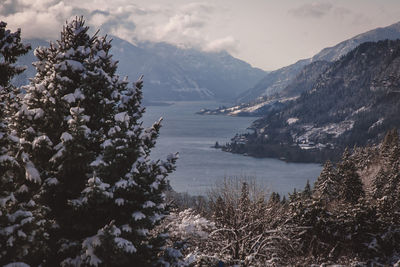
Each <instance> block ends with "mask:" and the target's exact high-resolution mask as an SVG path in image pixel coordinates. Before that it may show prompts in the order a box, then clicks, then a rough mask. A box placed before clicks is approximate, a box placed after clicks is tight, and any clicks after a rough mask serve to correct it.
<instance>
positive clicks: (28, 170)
mask: <svg viewBox="0 0 400 267" xmlns="http://www.w3.org/2000/svg"><path fill="white" fill-rule="evenodd" d="M21 158H22V161H23V162H24V163H25V176H26V179H27V180H29V181H32V182H34V183H40V175H39V171H38V170H37V169H36V168H35V165H34V164H33V163H32V161H30V160H29V156H28V154H26V153H25V152H23V153H22V155H21Z"/></svg>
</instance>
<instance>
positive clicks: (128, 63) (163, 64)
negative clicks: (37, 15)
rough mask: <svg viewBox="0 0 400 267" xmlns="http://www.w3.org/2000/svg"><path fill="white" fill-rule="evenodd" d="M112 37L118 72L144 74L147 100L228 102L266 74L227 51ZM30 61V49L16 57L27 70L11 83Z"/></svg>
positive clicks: (34, 44)
mask: <svg viewBox="0 0 400 267" xmlns="http://www.w3.org/2000/svg"><path fill="white" fill-rule="evenodd" d="M112 38H113V42H112V45H113V47H112V50H111V51H112V54H113V55H114V59H116V60H118V61H119V68H118V73H119V74H120V75H122V76H125V75H127V76H129V80H130V81H135V80H136V79H137V78H138V77H140V76H141V75H144V82H145V83H144V85H145V86H144V88H143V89H144V90H143V94H144V99H145V100H147V101H167V100H171V101H176V100H220V101H232V100H233V99H234V98H235V97H236V96H238V95H239V94H240V93H242V92H243V91H244V90H245V89H246V88H248V87H249V86H251V85H252V84H255V82H256V81H258V80H259V79H261V77H263V76H264V75H265V73H266V72H264V71H262V70H260V69H257V68H253V67H251V65H250V64H248V63H246V62H244V61H242V60H239V59H236V58H234V57H232V56H231V55H229V54H228V53H227V52H218V53H211V52H202V51H198V50H194V49H180V48H177V47H175V46H172V45H169V44H166V43H139V44H137V45H133V44H131V43H129V42H127V41H124V40H122V39H120V38H117V37H112ZM25 42H29V43H31V45H32V48H35V47H37V46H48V42H46V41H43V40H38V39H33V40H25ZM33 61H36V59H35V57H34V55H33V50H32V51H30V53H29V54H28V55H25V56H23V57H22V58H21V59H20V63H22V64H24V65H27V66H28V69H27V71H26V72H25V73H23V74H22V75H21V76H20V77H18V78H17V79H16V80H15V81H14V83H16V84H18V85H22V84H25V83H26V82H27V79H28V78H29V77H32V76H33V75H34V73H35V69H34V68H33V67H32V66H31V62H33Z"/></svg>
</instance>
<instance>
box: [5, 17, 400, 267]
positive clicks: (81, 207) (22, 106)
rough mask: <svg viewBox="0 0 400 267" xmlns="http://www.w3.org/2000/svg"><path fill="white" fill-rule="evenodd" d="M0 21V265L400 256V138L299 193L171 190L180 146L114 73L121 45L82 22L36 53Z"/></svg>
mask: <svg viewBox="0 0 400 267" xmlns="http://www.w3.org/2000/svg"><path fill="white" fill-rule="evenodd" d="M6 26H7V24H6V23H4V22H1V23H0V55H1V63H0V74H1V75H0V98H1V101H0V103H1V109H0V264H1V265H3V266H8V267H11V266H14V267H16V266H19V267H26V266H217V265H220V266H221V265H222V266H234V265H236V266H237V265H239V266H282V265H284V266H287V265H299V266H304V265H312V264H318V265H321V264H343V265H348V266H350V265H354V266H372V265H395V266H399V265H400V247H399V246H398V244H400V202H399V199H400V143H399V137H398V133H397V131H396V130H391V131H389V132H388V133H387V135H386V137H385V138H384V140H383V142H382V143H381V144H380V145H378V146H368V147H364V148H354V149H353V151H351V152H350V151H349V150H345V152H344V153H343V155H342V156H341V160H340V161H339V162H338V163H337V164H332V163H330V162H327V163H325V165H324V168H323V171H322V172H321V174H320V176H319V177H318V179H317V181H316V183H315V184H314V185H313V186H312V185H310V184H309V183H308V184H306V185H305V188H304V190H301V191H296V190H295V191H294V192H293V193H292V194H290V195H289V196H288V197H286V196H283V197H281V196H279V195H278V194H277V193H274V192H268V190H264V189H262V188H260V187H259V186H258V185H257V184H255V183H254V181H252V180H251V179H245V178H240V179H234V178H227V179H226V180H225V181H224V183H222V184H220V185H218V186H217V187H215V189H214V190H212V191H210V193H209V196H208V197H192V196H188V195H185V194H177V193H174V192H173V191H172V190H171V188H170V186H169V183H168V179H167V175H168V174H169V173H171V172H172V171H173V170H174V169H175V163H176V160H177V155H170V156H168V158H167V159H166V160H165V161H163V160H157V161H153V160H151V159H150V157H149V154H150V151H151V149H152V148H153V147H154V146H155V143H156V138H157V136H158V134H159V130H160V127H161V121H158V122H155V123H154V124H153V126H152V127H150V128H144V127H143V126H142V123H141V117H142V115H143V112H144V111H145V110H144V108H143V107H142V105H141V98H142V91H141V90H142V87H143V81H142V79H139V80H138V81H137V82H135V83H133V84H130V83H129V82H128V81H127V79H121V78H120V77H119V76H118V75H117V66H118V63H117V62H116V61H114V60H113V59H112V55H111V54H110V53H109V51H110V48H111V41H110V40H109V39H108V38H106V37H100V36H98V35H97V34H94V35H89V34H88V30H89V28H88V27H87V26H85V22H84V20H83V18H76V19H74V20H73V21H71V22H69V23H67V24H66V25H65V26H64V28H63V29H62V32H61V37H60V39H59V40H58V41H57V42H51V43H50V45H49V47H39V48H37V49H36V50H35V55H36V57H37V59H38V61H37V62H35V67H36V70H37V74H36V76H35V77H33V78H32V79H31V81H30V83H29V85H27V86H24V87H21V88H19V87H15V86H13V85H12V84H11V83H10V81H11V79H12V78H13V77H14V76H15V75H16V74H18V73H21V72H22V71H23V70H24V68H22V67H18V66H16V65H15V64H14V63H15V62H16V60H17V58H18V57H19V56H20V55H22V54H25V53H26V52H27V51H28V49H30V47H29V45H24V44H23V43H22V42H21V31H19V30H18V31H16V32H11V31H10V30H7V29H6Z"/></svg>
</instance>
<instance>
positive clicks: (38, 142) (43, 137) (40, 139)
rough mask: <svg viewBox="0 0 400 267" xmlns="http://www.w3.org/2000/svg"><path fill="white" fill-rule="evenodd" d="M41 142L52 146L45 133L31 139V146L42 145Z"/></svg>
mask: <svg viewBox="0 0 400 267" xmlns="http://www.w3.org/2000/svg"><path fill="white" fill-rule="evenodd" d="M43 144H46V145H48V146H52V145H53V142H51V140H50V138H49V137H48V136H47V135H41V136H39V137H36V138H35V139H34V140H33V142H32V147H33V148H36V147H39V146H42V145H43Z"/></svg>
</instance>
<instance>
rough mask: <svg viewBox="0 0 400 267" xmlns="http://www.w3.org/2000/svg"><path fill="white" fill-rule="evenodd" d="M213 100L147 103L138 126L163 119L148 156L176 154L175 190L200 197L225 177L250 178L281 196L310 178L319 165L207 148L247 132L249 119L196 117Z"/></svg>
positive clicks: (314, 174)
mask: <svg viewBox="0 0 400 267" xmlns="http://www.w3.org/2000/svg"><path fill="white" fill-rule="evenodd" d="M220 105H221V104H219V103H216V102H175V103H173V104H172V105H170V106H147V107H146V113H145V115H144V117H143V124H144V125H145V126H150V125H151V124H152V123H153V122H155V121H157V120H158V119H159V118H160V117H163V118H164V120H163V123H162V125H163V127H162V128H161V132H160V136H159V138H158V140H157V144H156V147H155V148H154V149H153V151H152V153H151V157H152V158H153V159H165V158H166V156H167V155H168V154H170V153H174V152H179V160H178V163H177V169H176V171H175V172H173V173H172V174H170V175H169V179H170V183H171V186H172V188H173V189H174V190H175V191H177V192H187V193H189V194H192V195H199V194H200V195H205V194H207V191H208V190H209V189H210V188H211V187H213V186H215V184H216V183H217V182H218V181H222V180H223V179H224V177H240V176H246V177H252V178H254V179H255V180H256V182H257V183H258V184H259V185H260V186H263V187H265V188H268V189H269V190H271V191H275V192H278V193H280V194H287V193H288V192H292V191H293V189H294V188H296V189H303V188H304V186H305V184H306V182H307V180H310V182H311V183H313V182H314V181H315V179H316V178H317V177H318V175H319V173H320V172H321V169H322V167H321V165H319V164H310V163H306V164H305V163H286V162H284V161H281V160H277V159H271V158H262V159H260V158H252V157H248V156H243V155H238V154H231V153H228V152H223V151H221V150H219V149H215V148H211V146H213V145H214V144H215V142H216V141H218V143H219V144H225V143H226V142H229V141H230V139H231V138H232V137H233V136H234V135H235V134H236V133H244V132H246V131H247V130H246V128H247V127H249V126H250V124H251V122H252V121H254V120H255V119H256V118H254V117H230V116H222V115H197V114H195V112H197V111H199V110H200V109H201V108H216V107H218V106H220Z"/></svg>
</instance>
